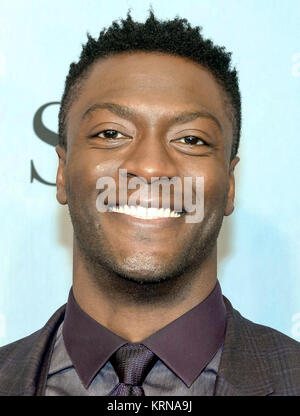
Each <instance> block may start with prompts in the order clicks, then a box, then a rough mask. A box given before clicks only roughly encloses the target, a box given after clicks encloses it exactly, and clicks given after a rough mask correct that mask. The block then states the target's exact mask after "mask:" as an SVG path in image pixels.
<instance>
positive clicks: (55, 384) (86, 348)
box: [45, 282, 226, 395]
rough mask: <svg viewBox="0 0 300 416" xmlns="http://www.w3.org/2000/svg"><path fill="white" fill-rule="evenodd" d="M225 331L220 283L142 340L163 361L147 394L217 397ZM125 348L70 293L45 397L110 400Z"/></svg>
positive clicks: (146, 386) (148, 381)
mask: <svg viewBox="0 0 300 416" xmlns="http://www.w3.org/2000/svg"><path fill="white" fill-rule="evenodd" d="M225 330H226V308H225V304H224V301H223V297H222V292H221V287H220V284H219V282H217V284H216V286H215V288H214V289H213V291H212V292H211V293H210V294H209V296H208V297H207V298H206V299H204V300H203V301H202V302H200V303H199V304H198V305H197V306H195V307H194V308H192V309H190V310H189V311H188V312H186V313H184V314H183V315H182V316H180V317H179V318H177V319H175V320H174V321H172V322H170V323H169V324H168V325H166V326H165V327H163V328H161V329H160V330H158V331H157V332H155V333H154V334H152V335H150V336H149V337H147V338H145V339H144V340H143V341H140V343H142V344H144V345H145V346H146V347H147V348H149V349H150V350H151V351H152V352H153V353H154V354H156V355H157V356H158V361H157V363H156V364H155V365H154V367H153V368H152V370H151V371H150V373H149V374H148V376H147V377H146V380H145V381H144V384H143V387H144V390H145V394H146V395H160V394H162V395H164V394H165V395H174V394H181V395H213V390H214V382H215V378H216V375H217V369H218V364H219V361H220V357H221V352H222V344H223V341H224V336H225ZM126 343H128V341H127V340H126V339H123V338H121V337H120V336H118V335H116V334H114V333H113V332H111V331H110V330H109V329H107V328H105V327H104V326H103V325H101V324H99V323H98V322H97V321H95V320H94V319H93V318H91V317H90V316H89V315H88V314H87V313H85V312H84V311H83V310H82V309H81V308H80V306H79V305H78V303H77V302H76V300H75V298H74V295H73V291H72V288H71V290H70V293H69V298H68V303H67V306H66V313H65V319H64V322H63V324H61V327H60V328H59V330H58V333H57V340H56V344H55V346H54V351H53V354H52V358H51V363H50V369H49V373H48V382H47V386H46V391H45V394H46V395H107V394H108V393H109V391H110V390H111V389H112V388H113V387H114V385H115V384H117V383H118V377H117V376H116V374H115V372H114V370H113V367H112V365H111V364H110V362H109V359H110V357H111V355H112V354H113V353H114V352H115V351H117V350H118V349H119V348H120V347H121V346H122V345H124V344H126ZM201 377H202V378H201ZM75 379H76V380H75ZM205 380H206V381H205ZM166 382H167V383H168V384H169V389H168V386H166ZM205 383H209V385H207V386H205V385H204V384H205Z"/></svg>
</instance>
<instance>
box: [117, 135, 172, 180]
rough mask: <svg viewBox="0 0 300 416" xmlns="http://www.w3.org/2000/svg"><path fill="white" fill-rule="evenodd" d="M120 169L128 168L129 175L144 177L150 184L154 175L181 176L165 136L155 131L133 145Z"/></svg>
mask: <svg viewBox="0 0 300 416" xmlns="http://www.w3.org/2000/svg"><path fill="white" fill-rule="evenodd" d="M119 169H126V170H127V175H128V176H129V177H133V176H139V177H143V178H144V179H145V181H146V182H147V183H148V184H151V178H153V177H159V178H161V177H163V176H166V177H168V178H169V179H170V178H172V177H174V176H179V172H178V169H177V167H176V163H175V161H174V160H173V159H172V157H171V155H170V152H169V150H168V147H167V144H166V143H165V141H164V138H163V137H161V136H160V135H159V134H157V133H155V132H153V133H149V134H147V135H145V136H144V137H143V138H141V139H140V140H139V142H138V143H136V145H135V146H133V147H132V151H131V153H130V154H129V155H128V156H127V158H126V159H125V160H124V161H123V163H122V164H121V165H120V166H119Z"/></svg>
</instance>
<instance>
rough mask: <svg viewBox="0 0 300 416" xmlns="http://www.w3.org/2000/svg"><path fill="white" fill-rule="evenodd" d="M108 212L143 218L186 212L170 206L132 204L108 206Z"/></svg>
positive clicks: (173, 216) (170, 215) (183, 213)
mask: <svg viewBox="0 0 300 416" xmlns="http://www.w3.org/2000/svg"><path fill="white" fill-rule="evenodd" d="M108 211H109V212H117V213H120V214H126V215H130V216H132V217H135V218H140V219H145V220H155V219H159V218H180V217H183V216H184V215H185V214H186V211H181V212H177V211H173V210H171V209H170V208H146V207H142V206H134V205H130V206H128V205H121V206H109V207H108Z"/></svg>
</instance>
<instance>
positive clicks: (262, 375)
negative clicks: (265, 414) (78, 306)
mask: <svg viewBox="0 0 300 416" xmlns="http://www.w3.org/2000/svg"><path fill="white" fill-rule="evenodd" d="M224 301H225V305H226V309H227V330H226V336H225V342H224V348H223V354H222V357H221V363H220V367H219V372H218V376H217V380H216V389H215V395H216V396H264V395H276V396H298V395H300V343H298V342H297V341H295V340H293V339H292V338H289V337H287V336H286V335H284V334H282V333H280V332H278V331H276V330H275V329H271V328H269V327H266V326H263V325H258V324H255V323H253V322H251V321H249V320H248V319H245V318H244V317H242V316H241V315H240V313H239V312H238V311H237V310H235V309H234V308H233V307H232V305H231V303H230V302H229V300H228V299H227V298H226V297H225V296H224ZM65 306H66V305H63V306H62V307H61V308H60V309H58V310H57V311H56V312H55V313H54V314H53V315H52V317H51V318H50V319H49V321H48V322H47V323H46V325H45V326H44V327H43V328H41V329H40V330H38V331H36V332H34V333H33V334H31V335H29V336H27V337H25V338H22V339H20V340H18V341H15V342H13V343H11V344H8V345H6V346H4V347H2V348H0V396H40V395H43V391H44V388H45V385H46V382H47V375H48V368H49V364H50V358H51V353H52V349H53V346H54V342H55V334H56V331H57V329H58V327H59V325H60V323H61V322H62V321H63V318H64V312H65Z"/></svg>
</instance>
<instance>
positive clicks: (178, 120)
mask: <svg viewBox="0 0 300 416" xmlns="http://www.w3.org/2000/svg"><path fill="white" fill-rule="evenodd" d="M99 109H105V110H109V111H111V112H112V113H114V114H116V115H117V116H119V117H122V118H125V119H127V120H130V121H135V120H136V119H137V117H138V113H137V112H136V111H135V110H133V109H132V108H130V107H127V106H123V105H119V104H115V103H95V104H93V105H91V106H90V107H88V109H87V110H86V111H85V112H84V113H83V115H82V117H81V121H83V120H84V119H85V118H86V117H87V115H88V114H91V113H92V112H94V111H96V110H99ZM201 117H205V118H209V119H210V120H212V121H214V122H215V124H216V125H217V126H218V127H219V129H220V131H221V133H223V128H222V125H221V123H220V121H219V120H218V119H217V117H216V116H214V115H213V114H211V113H210V112H209V111H206V110H201V111H184V112H182V113H179V114H176V115H175V116H173V117H171V118H170V119H169V120H170V122H171V123H172V124H183V123H187V122H189V121H193V120H195V119H197V118H201Z"/></svg>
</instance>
